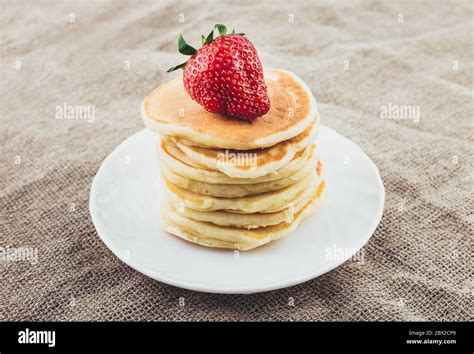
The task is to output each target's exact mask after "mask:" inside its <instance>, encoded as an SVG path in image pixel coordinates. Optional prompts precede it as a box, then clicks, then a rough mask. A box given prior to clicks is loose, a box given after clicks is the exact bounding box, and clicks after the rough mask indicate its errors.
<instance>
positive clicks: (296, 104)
mask: <svg viewBox="0 0 474 354" xmlns="http://www.w3.org/2000/svg"><path fill="white" fill-rule="evenodd" d="M264 75H265V82H266V84H267V88H268V95H269V98H270V105H271V106H270V110H269V111H268V113H267V114H265V115H264V116H262V117H258V118H256V119H254V120H253V121H252V122H246V121H243V120H239V119H232V118H227V117H225V116H223V115H220V114H214V113H210V112H208V111H206V110H205V109H204V108H203V107H201V106H200V105H199V104H198V103H196V102H194V101H193V100H192V99H191V97H190V96H189V95H188V94H187V92H186V91H185V89H184V86H183V81H182V78H181V77H179V78H176V79H174V80H171V81H169V82H167V83H165V84H163V85H160V86H159V87H157V88H156V89H155V90H153V91H152V92H151V93H150V94H149V95H148V96H147V97H146V98H145V100H144V102H143V104H142V118H143V120H144V122H145V125H146V126H147V127H148V128H150V129H152V130H155V131H158V132H159V133H161V134H164V135H167V136H173V137H178V138H184V139H188V140H190V141H192V142H195V143H196V144H198V145H201V146H207V147H211V148H223V149H237V150H250V149H256V148H264V147H268V146H272V145H275V144H277V143H279V142H281V141H284V140H288V139H291V138H293V137H294V136H296V135H298V134H300V133H302V132H303V131H304V130H305V129H306V128H308V126H309V125H310V124H311V123H312V122H313V120H314V118H315V116H316V101H315V99H314V96H313V95H312V93H311V90H310V89H309V87H308V86H307V85H306V84H305V83H304V82H303V81H302V80H301V79H300V78H299V77H297V76H296V75H295V74H293V73H291V72H289V71H285V70H277V69H266V70H264Z"/></svg>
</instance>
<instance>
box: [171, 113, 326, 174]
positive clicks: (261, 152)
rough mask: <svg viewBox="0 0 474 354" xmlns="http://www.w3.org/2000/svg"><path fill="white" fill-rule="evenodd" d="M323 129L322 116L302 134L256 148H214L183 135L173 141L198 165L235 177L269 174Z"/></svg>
mask: <svg viewBox="0 0 474 354" xmlns="http://www.w3.org/2000/svg"><path fill="white" fill-rule="evenodd" d="M318 130H319V119H317V118H316V119H315V120H314V121H313V123H312V124H311V125H310V126H309V127H308V128H306V129H305V130H304V131H303V132H302V133H301V134H298V135H297V136H295V137H293V138H291V139H288V140H285V141H282V142H280V143H278V144H276V145H273V146H271V147H267V148H263V149H253V150H245V151H241V150H229V149H213V148H206V147H201V146H196V145H188V144H186V143H183V142H182V140H181V139H179V138H173V139H172V140H173V142H174V143H175V144H176V145H177V146H178V147H179V149H180V150H181V151H182V152H183V153H184V154H185V155H186V156H187V157H188V158H189V159H191V160H192V161H193V162H195V163H196V164H197V165H198V166H201V167H207V168H209V169H211V170H217V171H221V172H223V173H225V174H226V175H228V176H230V177H235V178H256V177H261V176H265V175H266V174H268V173H269V172H272V171H275V170H277V169H279V168H281V167H282V166H284V165H286V164H287V163H288V162H289V161H291V160H292V159H293V157H294V156H295V154H296V153H297V152H298V151H301V150H302V149H304V148H305V147H307V146H308V145H309V144H311V143H312V142H313V141H314V139H315V138H316V135H317V133H318Z"/></svg>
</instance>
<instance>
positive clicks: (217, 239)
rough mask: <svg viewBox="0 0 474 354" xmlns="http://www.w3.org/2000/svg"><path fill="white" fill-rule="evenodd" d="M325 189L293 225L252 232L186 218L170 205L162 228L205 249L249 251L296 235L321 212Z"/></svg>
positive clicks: (318, 191) (319, 190)
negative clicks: (304, 221) (319, 209)
mask: <svg viewBox="0 0 474 354" xmlns="http://www.w3.org/2000/svg"><path fill="white" fill-rule="evenodd" d="M324 189H325V183H324V182H323V183H321V184H320V185H319V186H318V188H316V191H315V192H314V193H313V194H312V197H311V198H310V200H309V201H308V202H307V203H306V205H304V207H303V208H302V209H301V210H299V211H298V212H296V213H295V214H294V219H293V221H292V222H291V223H287V222H282V223H279V224H277V225H271V226H266V227H260V228H256V229H251V230H247V229H243V228H237V227H225V226H218V225H214V224H212V223H209V222H202V221H196V220H192V219H190V218H187V217H185V216H182V215H180V214H179V212H178V211H177V210H176V209H175V208H174V207H173V206H172V205H171V204H169V203H167V204H165V205H164V207H163V208H162V209H161V218H160V220H161V227H162V228H163V229H164V230H165V231H167V232H169V233H171V234H173V235H175V236H178V237H180V238H182V239H185V240H187V241H191V242H194V243H197V244H200V245H203V246H207V247H218V248H229V249H238V250H241V251H247V250H251V249H253V248H256V247H259V246H262V245H264V244H266V243H268V242H270V241H274V240H277V239H279V238H281V237H283V236H286V235H288V234H289V233H290V232H292V231H293V230H294V229H295V228H296V227H297V226H298V225H299V224H300V223H301V222H302V221H303V220H304V219H305V218H306V217H308V216H309V215H311V214H312V213H313V212H314V211H315V210H316V209H317V208H318V206H319V204H320V201H321V199H322V196H323V193H324ZM313 190H314V189H313Z"/></svg>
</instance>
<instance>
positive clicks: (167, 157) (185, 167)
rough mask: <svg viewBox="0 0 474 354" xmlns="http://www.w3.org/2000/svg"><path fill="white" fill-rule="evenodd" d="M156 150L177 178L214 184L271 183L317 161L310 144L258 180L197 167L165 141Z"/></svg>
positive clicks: (158, 144)
mask: <svg viewBox="0 0 474 354" xmlns="http://www.w3.org/2000/svg"><path fill="white" fill-rule="evenodd" d="M156 148H157V157H158V160H159V161H160V163H162V164H163V165H164V166H165V167H166V168H168V170H170V171H172V172H173V173H175V174H177V175H179V176H182V177H186V178H189V179H192V180H195V181H200V182H205V183H214V184H229V185H231V184H256V183H262V182H271V181H275V180H278V179H281V178H286V177H288V176H290V175H292V174H294V173H296V172H297V171H299V170H300V169H302V168H303V167H304V166H309V167H311V166H315V165H316V162H317V160H318V156H317V153H316V144H312V145H310V146H308V147H307V148H305V149H304V150H301V151H299V152H298V153H296V154H295V156H294V157H293V160H291V161H290V162H288V163H287V164H286V165H285V166H283V167H281V168H280V169H278V170H276V171H273V172H271V173H269V174H267V175H265V176H262V177H258V178H232V177H229V176H227V175H226V174H224V173H222V172H220V171H215V170H211V169H209V168H207V167H205V166H199V165H198V164H196V163H195V162H194V161H192V160H191V159H189V158H188V157H187V156H186V155H185V154H184V153H183V152H182V151H181V150H180V149H179V148H178V147H177V146H176V145H174V143H173V142H172V141H169V140H166V139H161V140H158V142H157V145H156Z"/></svg>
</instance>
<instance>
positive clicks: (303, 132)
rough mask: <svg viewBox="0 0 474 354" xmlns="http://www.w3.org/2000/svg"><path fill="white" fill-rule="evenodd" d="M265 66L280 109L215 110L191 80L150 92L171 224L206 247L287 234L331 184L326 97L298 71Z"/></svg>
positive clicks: (149, 116)
mask: <svg viewBox="0 0 474 354" xmlns="http://www.w3.org/2000/svg"><path fill="white" fill-rule="evenodd" d="M264 74H265V81H266V84H267V87H268V95H269V98H270V102H271V108H270V111H269V112H268V113H267V114H266V115H264V116H262V117H259V118H256V119H255V120H254V121H252V122H246V121H242V120H237V119H230V118H226V117H223V116H222V115H219V114H213V113H209V112H207V111H206V110H204V108H202V107H201V106H200V105H198V104H197V103H196V102H194V101H193V100H192V99H191V98H190V97H189V95H188V94H187V93H186V91H185V89H184V87H183V83H182V79H181V78H177V79H175V80H172V81H169V82H167V83H165V84H163V85H161V86H159V87H158V88H156V89H155V90H154V91H152V92H151V93H150V94H149V95H148V96H147V97H146V99H145V101H144V102H143V106H142V116H143V119H144V121H145V124H146V126H147V127H148V128H150V129H152V130H154V131H157V132H159V133H160V137H159V139H158V141H157V156H158V163H159V166H160V170H161V173H162V176H163V180H164V182H165V183H164V184H165V186H166V191H167V198H166V201H165V204H164V205H163V206H162V208H161V225H162V227H163V229H164V230H165V231H167V232H169V233H171V234H174V235H176V236H178V237H181V238H183V239H186V240H188V241H191V242H195V243H198V244H201V245H204V246H209V247H219V248H231V249H238V250H249V249H252V248H255V247H258V246H261V245H263V244H265V243H268V242H270V241H272V240H276V239H278V238H281V237H282V236H285V235H287V234H288V233H290V232H291V231H292V230H294V229H295V228H296V227H297V226H298V224H299V223H300V222H301V221H302V220H303V219H304V218H305V217H306V216H308V215H309V214H311V213H312V212H313V211H314V210H315V209H316V207H317V205H318V204H319V201H320V200H321V196H322V194H323V192H324V186H325V183H324V179H323V175H322V165H321V162H320V161H319V159H318V149H317V146H316V143H315V142H314V140H315V138H316V135H317V133H318V130H319V125H320V119H319V116H318V113H317V111H316V101H315V99H314V97H313V95H312V93H311V90H310V89H309V88H308V87H307V86H306V84H305V83H304V82H303V81H302V80H301V79H300V78H298V77H297V76H296V75H294V74H292V73H290V72H288V71H283V70H274V69H268V70H265V71H264Z"/></svg>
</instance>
